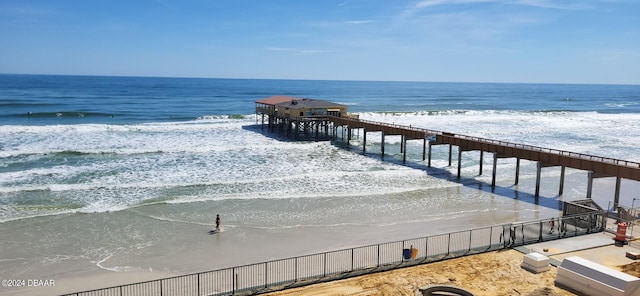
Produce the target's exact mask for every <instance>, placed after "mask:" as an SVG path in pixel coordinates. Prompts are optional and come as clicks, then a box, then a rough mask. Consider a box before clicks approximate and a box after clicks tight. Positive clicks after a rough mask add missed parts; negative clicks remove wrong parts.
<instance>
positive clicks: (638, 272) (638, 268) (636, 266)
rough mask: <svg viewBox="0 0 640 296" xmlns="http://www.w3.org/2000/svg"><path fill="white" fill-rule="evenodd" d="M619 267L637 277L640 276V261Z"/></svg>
mask: <svg viewBox="0 0 640 296" xmlns="http://www.w3.org/2000/svg"><path fill="white" fill-rule="evenodd" d="M618 269H620V271H622V272H624V273H628V274H630V275H632V276H635V277H640V262H633V263H630V264H626V265H621V266H618Z"/></svg>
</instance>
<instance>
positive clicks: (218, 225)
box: [216, 214, 220, 231]
mask: <svg viewBox="0 0 640 296" xmlns="http://www.w3.org/2000/svg"><path fill="white" fill-rule="evenodd" d="M216 231H220V215H219V214H218V215H216Z"/></svg>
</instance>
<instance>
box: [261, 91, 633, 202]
mask: <svg viewBox="0 0 640 296" xmlns="http://www.w3.org/2000/svg"><path fill="white" fill-rule="evenodd" d="M256 115H257V120H260V119H261V122H262V126H263V127H264V126H265V125H266V126H267V127H268V128H269V130H270V131H278V132H280V133H286V134H287V135H288V136H293V137H294V138H295V139H300V138H303V139H306V140H310V139H314V140H332V141H335V140H336V139H337V137H338V129H340V131H341V132H340V133H341V138H342V139H343V140H344V141H346V142H347V144H348V143H349V141H350V140H351V137H352V135H353V133H354V131H357V132H358V133H360V130H362V139H363V144H362V152H363V153H364V152H365V150H366V145H367V132H376V133H380V134H381V142H380V144H381V145H380V153H381V157H382V158H383V159H384V156H385V151H384V149H385V147H384V143H385V137H386V136H400V137H401V141H400V152H401V153H402V161H403V162H405V161H406V156H407V154H406V152H407V149H406V147H407V146H406V145H407V141H408V140H421V141H422V143H423V146H422V147H423V148H422V160H423V161H425V160H427V166H428V167H431V147H432V146H434V145H448V146H449V166H451V165H452V155H453V147H454V146H456V147H458V149H457V154H458V157H457V160H458V163H457V166H458V167H457V168H458V170H457V176H458V178H460V171H461V161H460V160H461V158H462V153H463V152H466V151H479V152H480V161H479V174H480V175H482V169H483V167H482V166H483V157H484V153H485V152H486V153H491V154H492V155H493V174H492V181H491V186H492V188H495V182H496V170H497V165H498V159H501V158H515V160H516V171H515V184H518V180H519V175H520V173H519V171H520V160H521V159H524V160H529V161H535V162H536V163H537V170H536V189H535V197H538V196H539V193H540V179H541V174H542V168H545V167H560V169H561V170H560V188H559V191H558V194H559V195H562V193H563V190H564V175H565V168H572V169H578V170H583V171H587V172H588V180H587V198H591V193H592V186H593V179H594V178H604V177H613V178H616V189H615V196H614V206H618V203H619V200H620V185H621V180H622V179H628V180H635V181H640V163H638V162H632V161H627V160H619V159H613V158H607V157H600V156H593V155H587V154H581V153H575V152H569V151H563V150H556V149H549V148H542V147H536V146H531V145H523V144H515V143H509V142H504V141H498V140H490V139H483V138H478V137H472V136H465V135H459V134H454V133H449V132H443V131H435V130H429V129H425V128H417V127H412V126H403V125H396V124H389V123H384V122H375V121H369V120H362V119H360V118H358V116H356V115H354V114H351V113H349V112H348V110H347V106H346V105H343V104H336V103H332V102H328V101H324V100H315V99H306V98H293V97H288V96H273V97H269V98H266V99H262V100H257V101H256Z"/></svg>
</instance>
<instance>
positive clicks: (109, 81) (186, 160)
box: [0, 75, 640, 294]
mask: <svg viewBox="0 0 640 296" xmlns="http://www.w3.org/2000/svg"><path fill="white" fill-rule="evenodd" d="M272 95H288V96H294V97H305V98H314V99H323V100H328V101H333V102H337V103H341V104H346V105H348V107H349V111H350V112H352V113H357V114H358V115H359V116H360V118H362V119H368V120H374V121H381V122H387V123H395V124H403V125H411V126H414V127H422V128H428V129H432V130H440V131H446V132H453V133H458V134H464V135H469V136H478V137H483V138H488V139H495V140H502V141H508V142H514V143H520V144H529V145H534V146H540V147H546V148H554V149H560V150H567V151H572V152H579V153H585V154H592V155H597V156H604V157H610V158H617V159H624V160H632V161H640V86H638V85H569V84H502V83H441V82H375V81H308V80H255V79H205V78H146V77H98V76H48V75H0V236H2V240H0V250H1V252H2V253H1V255H0V278H15V277H27V276H28V277H31V278H34V277H35V278H42V279H45V278H56V279H59V278H74V277H78V276H81V275H83V274H86V273H96V274H100V273H101V272H151V273H152V272H158V271H161V272H163V273H166V274H183V273H189V272H197V271H205V270H211V269H217V268H222V267H228V266H235V265H240V264H247V263H254V262H262V261H268V260H272V259H276V258H284V257H291V256H297V255H303V254H309V253H316V252H323V251H329V250H335V249H340V248H347V247H354V246H360V245H366V244H375V243H382V242H388V241H394V240H401V239H407V238H413V237H422V236H427V235H432V234H436V233H443V232H451V231H456V230H462V229H470V228H475V227H481V226H487V225H495V224H502V223H510V222H515V221H527V220H534V219H543V218H548V217H554V216H558V215H560V209H561V207H562V202H563V201H567V200H577V199H584V198H585V194H586V189H587V188H586V187H587V185H586V184H587V180H586V175H587V173H586V172H584V171H578V170H571V169H568V170H567V175H566V183H565V190H564V194H563V195H560V196H559V195H558V186H559V174H560V169H559V168H545V169H544V170H543V179H542V186H541V192H540V195H541V197H540V198H538V199H536V198H534V197H533V193H534V188H535V163H532V162H527V161H523V162H522V163H521V169H520V182H519V184H517V185H514V169H515V160H509V159H501V160H499V162H498V168H497V172H496V173H497V187H496V189H495V190H491V188H490V184H491V170H492V166H491V162H492V157H491V156H487V155H485V159H484V162H485V165H484V171H483V174H482V175H479V174H478V161H479V158H478V156H479V153H477V152H465V153H464V154H463V159H462V177H461V178H460V179H457V178H456V170H457V167H456V165H455V164H456V162H455V161H456V160H455V158H456V154H454V165H452V166H449V165H448V159H447V155H448V148H446V147H444V146H435V147H434V150H433V156H432V157H433V160H432V167H431V168H427V167H426V162H424V161H422V141H409V142H408V147H407V151H408V155H407V163H406V164H403V163H402V161H401V158H402V156H401V154H400V138H399V136H398V137H393V136H387V137H386V141H385V152H386V154H385V159H384V161H383V160H381V157H380V141H379V134H378V135H376V134H375V133H370V134H368V135H367V153H366V154H362V153H361V151H362V146H361V145H362V138H361V137H362V135H361V134H356V136H355V139H353V140H352V141H351V147H345V145H344V143H330V142H328V141H309V142H307V141H294V140H291V139H284V138H281V137H279V136H278V135H277V134H271V133H269V132H268V130H267V129H266V128H265V129H261V128H260V126H259V125H258V123H259V119H258V118H257V116H256V115H255V114H254V112H255V104H254V101H255V100H259V99H263V98H266V97H269V96H272ZM614 186H615V180H613V179H612V178H603V179H596V180H595V181H594V195H593V199H594V200H595V201H596V202H598V203H599V204H600V205H601V206H603V207H607V206H608V205H609V202H611V201H612V200H613V194H614V189H613V188H614ZM639 187H640V186H638V184H637V182H635V181H628V180H624V181H623V182H622V195H621V199H620V200H621V203H622V204H623V205H628V206H629V205H631V204H632V203H633V202H635V198H637V197H638V196H637V192H638V191H637V190H638V188H639ZM216 214H220V216H221V217H222V227H223V231H222V232H221V233H219V234H217V235H213V236H211V235H208V234H207V231H208V230H209V229H211V228H212V225H214V220H215V216H216ZM2 292H3V291H2V290H0V294H1V293H2Z"/></svg>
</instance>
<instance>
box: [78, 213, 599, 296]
mask: <svg viewBox="0 0 640 296" xmlns="http://www.w3.org/2000/svg"><path fill="white" fill-rule="evenodd" d="M605 228H606V212H602V211H599V212H591V213H581V214H577V215H572V216H563V217H558V218H553V219H545V220H538V221H529V222H519V223H512V224H505V225H497V226H490V227H483V228H476V229H472V230H465V231H459V232H452V233H446V234H438V235H432V236H428V237H421V238H414V239H408V240H403V241H396V242H389V243H381V244H376V245H369V246H363V247H357V248H351V249H343V250H338V251H331V252H325V253H319V254H312V255H305V256H299V257H294V258H287V259H280V260H274V261H269V262H263V263H256V264H250V265H244V266H237V267H233V268H225V269H219V270H213V271H207V272H200V273H194V274H188V275H182V276H176V277H171V278H164V279H159V280H153V281H147V282H141V283H135V284H128V285H122V286H115V287H110V288H104V289H97V290H91V291H84V292H78V293H72V294H67V295H76V296H81V295H82V296H85V295H86V296H98V295H100V296H129V295H163V296H164V295H180V296H182V295H248V294H256V293H263V292H269V291H273V290H279V289H284V288H289V287H294V286H303V285H307V284H311V283H316V282H322V281H329V280H332V279H336V278H345V277H350V276H356V275H361V274H367V273H373V272H378V271H383V270H389V269H393V268H398V267H404V266H410V265H417V264H422V263H427V262H434V261H440V260H443V259H448V258H455V257H460V256H464V255H470V254H477V253H483V252H488V251H493V250H499V249H504V248H510V247H514V246H520V245H526V244H531V243H537V242H542V241H548V240H554V239H560V238H563V237H571V236H578V235H583V234H588V233H593V232H601V231H604V230H605Z"/></svg>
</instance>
